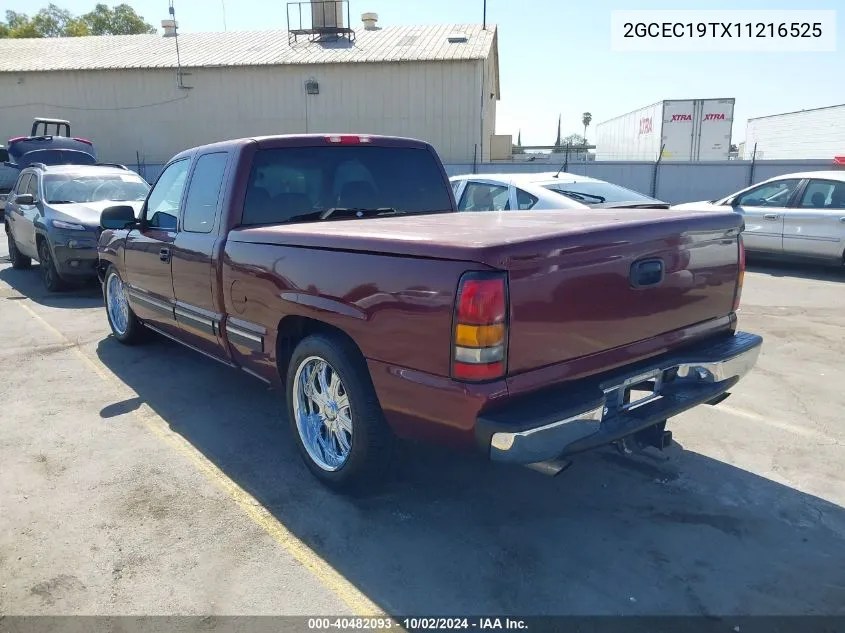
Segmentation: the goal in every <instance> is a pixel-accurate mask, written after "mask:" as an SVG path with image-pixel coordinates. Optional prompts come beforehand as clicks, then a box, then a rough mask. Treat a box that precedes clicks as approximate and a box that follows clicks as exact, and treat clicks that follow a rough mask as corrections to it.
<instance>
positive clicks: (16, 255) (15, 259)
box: [6, 227, 32, 269]
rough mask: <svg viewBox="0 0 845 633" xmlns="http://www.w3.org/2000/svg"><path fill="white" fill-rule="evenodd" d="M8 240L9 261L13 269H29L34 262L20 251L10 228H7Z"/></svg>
mask: <svg viewBox="0 0 845 633" xmlns="http://www.w3.org/2000/svg"><path fill="white" fill-rule="evenodd" d="M6 240H7V241H8V243H9V261H10V262H12V268H17V269H22V268H29V267H30V266H31V265H32V260H31V259H30V258H29V257H27V256H26V255H24V254H22V253H21V252H20V251H19V250H18V245H17V244H16V243H15V238H14V236H13V235H12V231H11V230H10V229H9V228H8V227H6Z"/></svg>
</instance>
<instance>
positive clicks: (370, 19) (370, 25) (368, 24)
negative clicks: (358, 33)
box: [361, 13, 378, 31]
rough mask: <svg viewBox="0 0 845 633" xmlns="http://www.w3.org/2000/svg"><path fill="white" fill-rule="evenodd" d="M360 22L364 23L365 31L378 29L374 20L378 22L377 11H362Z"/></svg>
mask: <svg viewBox="0 0 845 633" xmlns="http://www.w3.org/2000/svg"><path fill="white" fill-rule="evenodd" d="M361 22H363V23H364V30H365V31H378V27H377V26H376V22H378V13H362V14H361Z"/></svg>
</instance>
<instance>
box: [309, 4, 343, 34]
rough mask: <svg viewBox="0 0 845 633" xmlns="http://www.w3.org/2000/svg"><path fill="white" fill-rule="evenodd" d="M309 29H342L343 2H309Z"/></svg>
mask: <svg viewBox="0 0 845 633" xmlns="http://www.w3.org/2000/svg"><path fill="white" fill-rule="evenodd" d="M311 27H312V28H314V29H325V30H327V31H328V30H332V31H333V30H335V29H342V28H343V2H341V1H340V0H311Z"/></svg>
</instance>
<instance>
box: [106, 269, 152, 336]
mask: <svg viewBox="0 0 845 633" xmlns="http://www.w3.org/2000/svg"><path fill="white" fill-rule="evenodd" d="M104 279H105V281H104V282H103V301H104V302H105V304H106V318H107V319H108V321H109V327H110V328H111V331H112V334H113V335H114V337H115V338H116V339H117V340H118V341H119V342H121V343H123V344H124V345H136V344H138V343H140V342H142V341H143V340H144V338H145V334H146V329H145V328H144V325H143V324H142V323H141V321H140V320H139V319H138V317H137V316H135V313H134V312H132V308H131V307H130V306H129V302H128V301H127V299H126V292H125V290H124V287H123V280H122V279H121V278H120V274H119V273H118V272H117V269H116V268H115V267H114V266H109V267H108V269H107V270H106V276H105V277H104ZM112 293H114V294H112ZM118 293H119V294H118ZM110 295H111V296H110ZM111 300H114V301H115V303H114V305H113V304H112V303H110V301H111ZM121 305H122V307H121ZM121 315H122V316H121Z"/></svg>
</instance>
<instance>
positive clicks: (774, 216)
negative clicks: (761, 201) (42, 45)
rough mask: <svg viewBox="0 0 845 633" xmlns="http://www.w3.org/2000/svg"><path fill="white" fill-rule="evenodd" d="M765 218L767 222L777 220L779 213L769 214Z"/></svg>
mask: <svg viewBox="0 0 845 633" xmlns="http://www.w3.org/2000/svg"><path fill="white" fill-rule="evenodd" d="M763 217H764V218H766V219H767V220H777V219H778V214H777V213H767V214H766V215H764V216H763Z"/></svg>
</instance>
